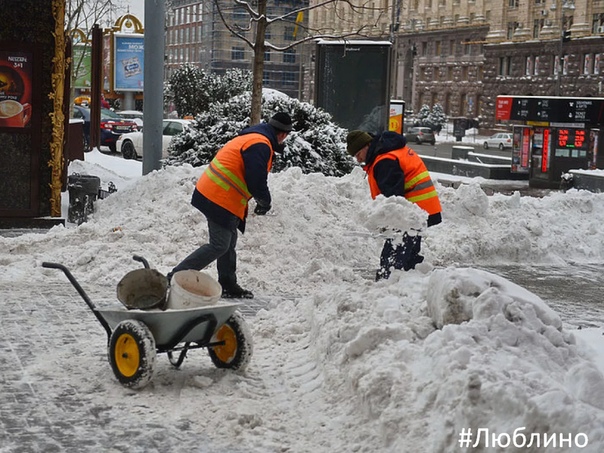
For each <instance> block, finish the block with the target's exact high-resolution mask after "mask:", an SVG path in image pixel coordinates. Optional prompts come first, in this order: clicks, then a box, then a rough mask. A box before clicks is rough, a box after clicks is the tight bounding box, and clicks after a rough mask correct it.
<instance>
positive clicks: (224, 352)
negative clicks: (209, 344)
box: [213, 324, 237, 363]
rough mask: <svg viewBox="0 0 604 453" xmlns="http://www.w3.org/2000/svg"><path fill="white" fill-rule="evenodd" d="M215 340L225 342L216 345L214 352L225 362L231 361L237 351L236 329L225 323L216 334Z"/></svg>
mask: <svg viewBox="0 0 604 453" xmlns="http://www.w3.org/2000/svg"><path fill="white" fill-rule="evenodd" d="M214 340H215V341H217V342H218V341H220V342H224V344H223V345H221V346H214V347H213V349H214V354H215V355H216V357H218V359H219V360H220V361H221V362H223V363H229V362H230V361H231V360H233V358H234V357H235V354H236V353H237V335H236V334H235V331H234V330H233V329H232V328H231V327H230V326H228V325H226V324H225V325H223V326H222V327H221V328H220V329H218V332H216V335H215V336H214Z"/></svg>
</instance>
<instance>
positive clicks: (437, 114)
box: [425, 104, 447, 132]
mask: <svg viewBox="0 0 604 453" xmlns="http://www.w3.org/2000/svg"><path fill="white" fill-rule="evenodd" d="M446 124H447V116H446V115H445V111H444V109H443V107H442V105H440V104H434V106H433V107H432V111H431V112H430V114H429V115H428V117H427V118H426V119H425V125H426V126H428V127H429V128H430V129H432V130H433V131H436V132H440V131H441V130H442V128H443V127H444V126H445V125H446Z"/></svg>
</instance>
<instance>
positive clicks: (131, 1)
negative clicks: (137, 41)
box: [124, 0, 147, 23]
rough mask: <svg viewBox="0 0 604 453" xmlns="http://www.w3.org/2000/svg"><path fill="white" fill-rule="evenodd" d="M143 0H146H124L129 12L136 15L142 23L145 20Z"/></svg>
mask: <svg viewBox="0 0 604 453" xmlns="http://www.w3.org/2000/svg"><path fill="white" fill-rule="evenodd" d="M145 1H147V0H124V5H125V6H127V7H130V14H132V15H134V16H136V17H137V18H138V19H139V20H140V21H141V22H142V23H144V22H145Z"/></svg>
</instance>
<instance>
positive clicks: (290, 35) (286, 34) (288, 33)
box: [283, 26, 294, 41]
mask: <svg viewBox="0 0 604 453" xmlns="http://www.w3.org/2000/svg"><path fill="white" fill-rule="evenodd" d="M283 39H284V40H285V41H293V40H294V27H293V26H292V27H289V26H286V27H283Z"/></svg>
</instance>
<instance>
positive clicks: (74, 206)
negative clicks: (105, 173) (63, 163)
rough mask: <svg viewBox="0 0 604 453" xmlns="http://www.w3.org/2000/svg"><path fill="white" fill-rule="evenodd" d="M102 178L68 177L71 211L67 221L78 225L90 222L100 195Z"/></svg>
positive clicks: (68, 213) (89, 176)
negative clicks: (90, 215)
mask: <svg viewBox="0 0 604 453" xmlns="http://www.w3.org/2000/svg"><path fill="white" fill-rule="evenodd" d="M100 187H101V178H99V177H98V176H92V175H80V174H77V173H75V174H73V175H69V176H68V177H67V189H68V190H69V209H68V211H67V221H69V222H71V223H76V224H78V225H80V224H82V223H83V222H86V221H87V220H88V215H89V214H92V213H93V212H94V202H95V201H96V199H97V196H98V194H99V188H100Z"/></svg>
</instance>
